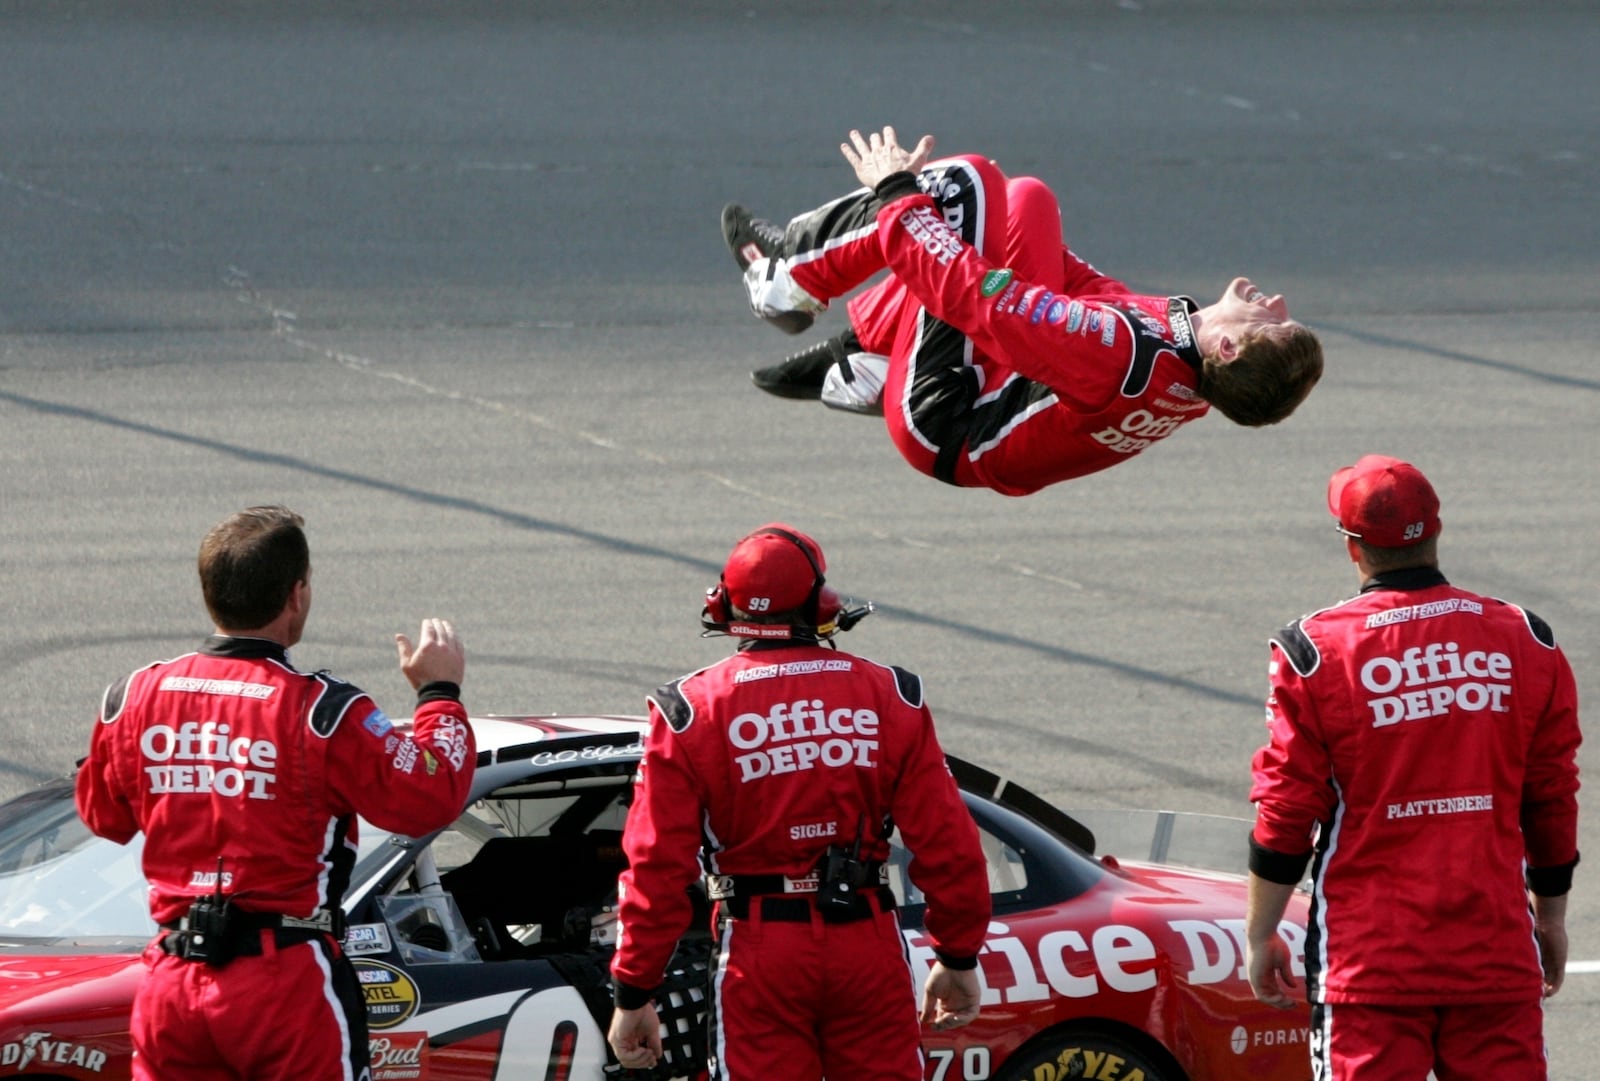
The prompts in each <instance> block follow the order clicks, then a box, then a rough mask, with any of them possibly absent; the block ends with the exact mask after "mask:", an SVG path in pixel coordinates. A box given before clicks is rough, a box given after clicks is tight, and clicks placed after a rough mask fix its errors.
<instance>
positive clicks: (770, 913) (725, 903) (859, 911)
mask: <svg viewBox="0 0 1600 1081" xmlns="http://www.w3.org/2000/svg"><path fill="white" fill-rule="evenodd" d="M750 877H757V876H750ZM777 877H781V876H777ZM814 897H815V894H767V895H765V896H751V895H750V894H735V895H734V896H732V897H729V898H727V899H725V900H722V901H719V902H717V904H718V906H719V907H720V910H721V911H722V913H723V914H724V915H727V916H731V917H732V918H734V919H736V920H747V919H749V918H750V912H751V909H752V908H754V909H755V911H757V912H759V913H760V914H761V918H762V919H763V920H772V921H774V922H776V923H810V922H811V915H812V913H814V912H816V910H817V906H816V903H815V901H814V900H813V898H814ZM873 899H876V900H877V907H876V908H874V907H873V904H872V901H873ZM855 900H856V902H857V904H856V905H855V906H854V907H853V908H852V909H851V910H850V911H849V912H846V913H841V914H839V915H838V916H837V917H833V916H830V920H831V921H832V922H835V923H854V922H856V921H857V920H867V919H871V918H872V917H873V916H876V915H877V914H878V913H880V912H893V911H894V910H895V907H896V902H895V899H894V891H893V890H891V889H890V888H889V887H888V886H876V887H874V888H872V889H867V890H860V891H858V892H857V893H856V895H855Z"/></svg>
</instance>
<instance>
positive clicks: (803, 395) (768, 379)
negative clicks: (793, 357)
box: [750, 364, 822, 402]
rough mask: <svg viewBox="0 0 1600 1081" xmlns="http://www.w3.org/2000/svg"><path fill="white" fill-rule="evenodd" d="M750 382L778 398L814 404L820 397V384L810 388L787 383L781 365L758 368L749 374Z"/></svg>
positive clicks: (800, 384)
mask: <svg viewBox="0 0 1600 1081" xmlns="http://www.w3.org/2000/svg"><path fill="white" fill-rule="evenodd" d="M750 382H752V383H754V384H755V385H756V386H757V387H759V388H761V389H762V390H764V391H766V392H767V393H768V394H773V395H776V396H777V397H779V398H795V399H799V400H800V401H812V402H814V401H817V400H819V399H820V398H821V397H822V384H820V383H818V384H817V385H816V386H811V385H810V384H807V383H794V382H789V381H788V380H786V379H785V378H784V372H783V365H782V364H775V365H773V366H772V367H770V368H758V369H757V370H755V371H753V372H751V373H750Z"/></svg>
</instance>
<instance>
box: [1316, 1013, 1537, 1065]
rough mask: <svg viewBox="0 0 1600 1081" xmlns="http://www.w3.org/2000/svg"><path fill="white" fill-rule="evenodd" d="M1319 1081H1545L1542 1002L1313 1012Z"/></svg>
mask: <svg viewBox="0 0 1600 1081" xmlns="http://www.w3.org/2000/svg"><path fill="white" fill-rule="evenodd" d="M1311 1067H1312V1076H1313V1078H1315V1081H1425V1079H1426V1078H1427V1076H1428V1071H1429V1070H1432V1071H1433V1075H1434V1077H1435V1078H1437V1081H1481V1079H1485V1078H1493V1079H1494V1081H1546V1079H1547V1078H1548V1077H1549V1070H1548V1067H1547V1064H1546V1062H1545V1053H1544V1007H1543V1005H1542V1004H1541V1003H1540V1002H1539V1000H1537V999H1530V1000H1526V1001H1523V1002H1494V1003H1479V1004H1474V1005H1463V1006H1367V1005H1357V1004H1352V1003H1338V1004H1335V1005H1320V1004H1314V1005H1313V1006H1312V1007H1311Z"/></svg>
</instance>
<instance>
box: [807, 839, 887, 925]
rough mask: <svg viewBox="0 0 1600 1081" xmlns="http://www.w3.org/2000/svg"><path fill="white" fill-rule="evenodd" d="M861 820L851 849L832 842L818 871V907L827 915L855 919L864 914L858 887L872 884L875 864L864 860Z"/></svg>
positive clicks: (823, 914)
mask: <svg viewBox="0 0 1600 1081" xmlns="http://www.w3.org/2000/svg"><path fill="white" fill-rule="evenodd" d="M861 828H862V822H861V821H860V820H858V821H857V822H856V839H855V843H854V844H852V845H851V846H850V847H849V848H848V849H846V848H845V847H844V846H842V845H829V846H828V849H827V851H826V852H824V853H823V854H822V862H821V864H820V865H819V867H818V874H817V911H818V912H820V913H821V914H822V918H823V919H824V920H827V919H841V920H842V919H855V918H859V917H860V915H861V906H862V899H861V897H859V896H858V895H857V891H858V890H861V889H864V888H865V887H867V886H869V885H872V883H871V882H870V881H868V880H869V879H871V878H872V877H873V875H872V870H873V866H874V865H873V864H871V863H863V862H862V860H861Z"/></svg>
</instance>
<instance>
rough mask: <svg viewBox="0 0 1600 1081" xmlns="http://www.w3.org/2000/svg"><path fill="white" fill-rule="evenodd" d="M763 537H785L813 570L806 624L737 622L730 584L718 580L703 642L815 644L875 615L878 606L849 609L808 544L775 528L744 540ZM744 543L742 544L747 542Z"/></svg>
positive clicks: (706, 611) (703, 615) (704, 612)
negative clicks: (725, 638)
mask: <svg viewBox="0 0 1600 1081" xmlns="http://www.w3.org/2000/svg"><path fill="white" fill-rule="evenodd" d="M763 535H770V536H776V537H782V538H783V539H784V540H786V541H788V542H789V543H790V544H793V545H794V546H795V547H796V548H798V549H800V554H801V555H803V556H805V557H806V564H807V565H808V566H809V567H810V568H811V590H810V592H809V593H807V594H806V599H805V602H804V603H803V604H802V605H801V606H800V609H799V611H800V613H801V615H802V616H803V617H804V618H805V622H804V623H801V624H797V625H794V626H790V625H788V624H784V623H752V622H747V621H744V620H735V619H734V616H733V604H732V603H731V602H730V601H729V599H728V587H727V583H726V582H725V581H724V580H723V578H722V577H721V576H718V578H717V584H716V585H714V586H712V587H711V588H710V589H708V590H706V604H705V607H704V608H703V609H701V611H700V626H701V627H702V628H703V629H702V630H701V632H700V636H701V637H702V638H709V637H712V636H714V635H719V634H725V635H731V636H733V637H735V638H760V639H794V640H798V641H809V642H815V641H818V640H822V639H828V638H832V637H833V636H834V635H835V634H837V633H838V632H839V631H847V630H849V629H850V628H852V627H854V626H855V625H856V624H857V623H860V622H861V621H862V620H863V619H865V618H867V616H869V615H871V614H872V612H873V609H874V608H875V607H876V606H875V605H874V604H873V603H872V602H871V601H867V602H866V603H865V604H860V605H847V603H846V602H845V601H842V600H840V599H839V594H838V593H836V592H834V590H833V589H832V588H831V587H829V586H828V584H827V578H826V577H825V576H824V575H823V573H822V567H821V566H819V565H818V564H817V557H816V556H815V555H814V554H813V553H812V551H811V546H810V545H808V544H806V543H805V541H803V540H801V539H800V538H799V537H797V536H795V534H793V533H791V532H790V531H789V530H787V529H778V528H776V527H772V526H769V527H767V528H764V529H758V530H756V531H755V532H754V533H751V534H748V535H747V536H746V537H745V538H744V540H748V539H749V538H750V537H759V536H763ZM740 543H741V544H742V543H743V540H741V541H740ZM735 547H738V545H735Z"/></svg>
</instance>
